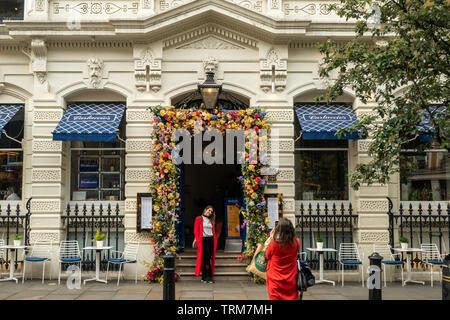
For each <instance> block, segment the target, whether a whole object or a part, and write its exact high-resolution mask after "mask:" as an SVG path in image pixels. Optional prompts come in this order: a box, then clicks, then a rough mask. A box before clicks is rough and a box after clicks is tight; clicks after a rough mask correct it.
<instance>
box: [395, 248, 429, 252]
mask: <svg viewBox="0 0 450 320" xmlns="http://www.w3.org/2000/svg"><path fill="white" fill-rule="evenodd" d="M392 250H395V251H401V252H417V251H422V249H420V248H406V249H403V248H392Z"/></svg>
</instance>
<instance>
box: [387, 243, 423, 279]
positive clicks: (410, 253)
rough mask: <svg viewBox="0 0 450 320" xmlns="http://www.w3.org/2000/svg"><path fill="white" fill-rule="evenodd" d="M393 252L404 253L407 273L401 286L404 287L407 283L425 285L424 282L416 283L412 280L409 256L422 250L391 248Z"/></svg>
mask: <svg viewBox="0 0 450 320" xmlns="http://www.w3.org/2000/svg"><path fill="white" fill-rule="evenodd" d="M392 249H393V250H394V251H398V252H406V271H407V274H408V275H407V277H406V280H405V281H403V286H405V285H406V283H407V282H414V283H421V284H423V285H425V282H423V281H417V280H412V273H411V256H412V254H413V252H421V251H422V249H419V248H406V249H403V248H392Z"/></svg>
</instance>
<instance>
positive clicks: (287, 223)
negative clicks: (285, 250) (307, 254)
mask: <svg viewBox="0 0 450 320" xmlns="http://www.w3.org/2000/svg"><path fill="white" fill-rule="evenodd" d="M295 238H296V235H295V228H294V225H293V224H292V222H291V220H289V219H286V218H281V219H280V221H278V224H277V226H276V227H275V233H274V235H273V239H274V240H275V242H278V243H280V244H281V246H284V245H286V244H289V243H293V242H294V241H295Z"/></svg>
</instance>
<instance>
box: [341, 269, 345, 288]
mask: <svg viewBox="0 0 450 320" xmlns="http://www.w3.org/2000/svg"><path fill="white" fill-rule="evenodd" d="M341 268H342V286H344V265H342V266H341Z"/></svg>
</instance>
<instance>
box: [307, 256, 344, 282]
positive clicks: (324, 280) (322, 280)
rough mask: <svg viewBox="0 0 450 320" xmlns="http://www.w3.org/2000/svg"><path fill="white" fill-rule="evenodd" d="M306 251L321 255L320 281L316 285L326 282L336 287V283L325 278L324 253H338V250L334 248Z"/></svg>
mask: <svg viewBox="0 0 450 320" xmlns="http://www.w3.org/2000/svg"><path fill="white" fill-rule="evenodd" d="M306 250H309V251H312V252H318V253H319V280H318V281H316V283H322V282H326V283H331V284H332V285H333V286H334V285H335V282H334V281H331V280H326V279H324V278H323V253H324V252H336V251H337V250H336V249H332V248H322V249H317V248H306Z"/></svg>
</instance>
